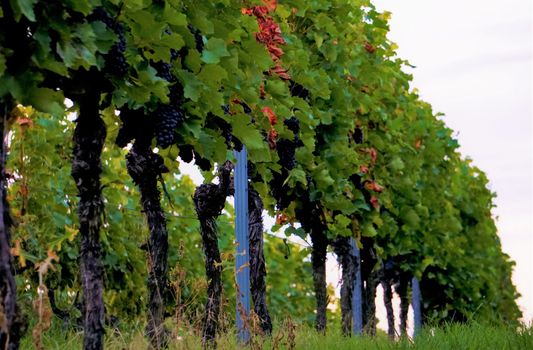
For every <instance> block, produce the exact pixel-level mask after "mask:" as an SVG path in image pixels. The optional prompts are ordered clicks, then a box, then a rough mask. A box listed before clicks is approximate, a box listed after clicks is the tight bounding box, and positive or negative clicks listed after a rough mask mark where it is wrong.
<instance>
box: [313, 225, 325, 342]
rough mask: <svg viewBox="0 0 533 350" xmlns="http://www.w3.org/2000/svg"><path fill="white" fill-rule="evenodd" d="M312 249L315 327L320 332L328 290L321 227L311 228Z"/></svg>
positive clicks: (323, 328)
mask: <svg viewBox="0 0 533 350" xmlns="http://www.w3.org/2000/svg"><path fill="white" fill-rule="evenodd" d="M311 240H312V243H313V249H312V251H311V264H312V267H313V285H314V288H315V297H316V319H315V329H316V330H317V331H318V332H320V333H325V332H326V326H327V316H326V311H327V307H328V290H327V283H326V254H327V248H328V241H327V238H326V235H325V232H324V231H323V230H322V229H321V227H316V228H313V230H311Z"/></svg>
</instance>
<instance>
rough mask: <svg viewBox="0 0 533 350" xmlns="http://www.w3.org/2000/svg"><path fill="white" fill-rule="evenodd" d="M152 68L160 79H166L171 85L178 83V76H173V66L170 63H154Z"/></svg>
mask: <svg viewBox="0 0 533 350" xmlns="http://www.w3.org/2000/svg"><path fill="white" fill-rule="evenodd" d="M152 66H153V67H154V68H155V69H156V71H157V76H158V77H160V78H162V79H165V80H166V81H168V82H169V83H175V82H176V81H178V79H176V76H175V75H174V74H172V71H171V70H172V65H171V64H170V63H166V62H162V61H158V62H154V63H152Z"/></svg>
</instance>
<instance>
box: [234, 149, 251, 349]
mask: <svg viewBox="0 0 533 350" xmlns="http://www.w3.org/2000/svg"><path fill="white" fill-rule="evenodd" d="M234 154H235V157H236V158H237V164H236V165H235V177H234V179H235V197H234V198H235V236H236V243H237V248H236V249H237V251H236V259H235V271H236V272H235V273H236V280H237V293H236V294H237V310H236V316H237V317H236V319H237V340H238V341H239V342H240V343H243V344H245V343H247V342H248V340H249V339H250V332H249V330H248V329H247V327H246V324H245V321H246V320H248V318H249V316H250V252H249V250H250V249H249V246H248V235H249V234H248V159H247V158H248V157H247V152H246V148H245V147H244V146H243V148H242V151H240V152H237V151H235V152H234Z"/></svg>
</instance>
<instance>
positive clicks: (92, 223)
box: [72, 91, 106, 350]
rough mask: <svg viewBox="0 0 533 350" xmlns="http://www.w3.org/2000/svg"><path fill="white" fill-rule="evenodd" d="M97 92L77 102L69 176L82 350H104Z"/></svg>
mask: <svg viewBox="0 0 533 350" xmlns="http://www.w3.org/2000/svg"><path fill="white" fill-rule="evenodd" d="M99 101H100V93H98V92H94V91H89V92H87V93H86V94H85V95H83V96H81V97H80V98H79V99H78V101H77V102H78V104H79V115H78V119H77V120H76V128H75V130H74V138H73V141H74V151H73V159H72V177H73V178H74V181H75V183H76V186H77V188H78V195H79V197H80V201H79V205H78V216H79V221H80V229H79V232H80V236H81V245H80V270H81V282H82V287H83V301H84V317H83V327H84V339H83V348H84V349H85V350H93V349H94V350H99V349H103V347H104V343H103V341H104V312H105V311H104V301H103V288H104V285H103V264H102V249H101V246H100V227H101V224H102V215H103V210H104V202H103V198H102V186H101V184H100V175H101V173H102V164H101V155H102V149H103V146H104V141H105V137H106V127H105V124H104V121H103V120H102V119H101V118H100V113H99Z"/></svg>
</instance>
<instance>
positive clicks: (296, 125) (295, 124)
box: [283, 117, 300, 136]
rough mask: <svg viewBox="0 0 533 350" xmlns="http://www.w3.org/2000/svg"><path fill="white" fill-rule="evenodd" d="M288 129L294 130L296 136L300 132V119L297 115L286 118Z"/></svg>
mask: <svg viewBox="0 0 533 350" xmlns="http://www.w3.org/2000/svg"><path fill="white" fill-rule="evenodd" d="M283 124H285V126H286V127H287V129H289V130H290V131H292V132H293V133H294V136H298V135H297V134H298V133H299V132H300V121H299V120H298V118H296V117H291V118H289V119H285V121H284V122H283Z"/></svg>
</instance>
